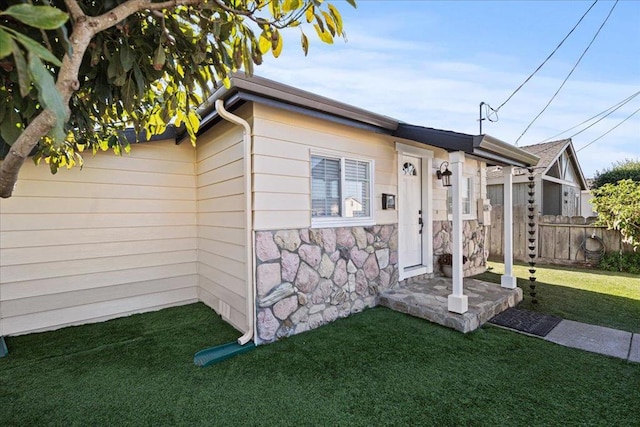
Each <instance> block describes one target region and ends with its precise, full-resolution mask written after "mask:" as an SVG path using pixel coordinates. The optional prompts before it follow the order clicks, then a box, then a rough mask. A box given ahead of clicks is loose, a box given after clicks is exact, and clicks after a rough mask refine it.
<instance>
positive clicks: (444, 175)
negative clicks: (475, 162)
mask: <svg viewBox="0 0 640 427" xmlns="http://www.w3.org/2000/svg"><path fill="white" fill-rule="evenodd" d="M442 166H444V171H443V170H442ZM451 175H452V174H451V171H450V170H449V162H442V163H441V164H440V168H438V170H437V171H436V176H437V177H438V179H441V180H442V186H443V187H451Z"/></svg>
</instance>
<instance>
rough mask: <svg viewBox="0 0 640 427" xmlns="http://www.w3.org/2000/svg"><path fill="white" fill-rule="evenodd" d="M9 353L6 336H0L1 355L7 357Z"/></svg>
mask: <svg viewBox="0 0 640 427" xmlns="http://www.w3.org/2000/svg"><path fill="white" fill-rule="evenodd" d="M8 355H9V350H8V349H7V343H5V342H4V337H0V357H5V356H8Z"/></svg>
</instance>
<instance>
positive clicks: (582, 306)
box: [476, 262, 640, 333]
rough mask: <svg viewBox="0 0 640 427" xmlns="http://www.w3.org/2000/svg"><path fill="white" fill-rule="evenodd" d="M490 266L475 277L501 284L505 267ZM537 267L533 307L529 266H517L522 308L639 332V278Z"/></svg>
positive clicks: (493, 264)
mask: <svg viewBox="0 0 640 427" xmlns="http://www.w3.org/2000/svg"><path fill="white" fill-rule="evenodd" d="M489 267H491V270H490V271H489V272H487V273H483V274H481V275H479V276H476V277H477V278H478V279H481V280H486V281H490V282H495V283H500V275H501V274H503V273H504V264H500V263H496V262H489ZM535 268H536V273H535V276H536V284H537V287H536V291H537V293H538V295H537V298H538V304H531V298H530V297H529V280H528V278H529V271H528V269H529V267H528V266H525V265H515V266H514V274H515V275H516V276H517V277H518V286H519V287H521V288H522V290H523V294H524V301H523V302H522V303H521V304H520V305H519V307H520V308H524V309H527V310H535V311H541V312H544V313H548V314H553V315H556V316H559V317H562V318H563V319H569V320H575V321H578V322H585V323H591V324H594V325H601V326H608V327H611V328H616V329H621V330H625V331H629V332H636V333H640V276H638V275H634V274H629V273H614V272H609V271H600V270H590V269H578V268H570V267H559V266H549V265H540V266H536V267H535Z"/></svg>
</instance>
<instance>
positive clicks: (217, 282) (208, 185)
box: [196, 106, 250, 331]
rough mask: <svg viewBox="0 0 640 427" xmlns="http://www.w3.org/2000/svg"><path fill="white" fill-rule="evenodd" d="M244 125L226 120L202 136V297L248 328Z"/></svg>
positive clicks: (199, 158) (199, 177)
mask: <svg viewBox="0 0 640 427" xmlns="http://www.w3.org/2000/svg"><path fill="white" fill-rule="evenodd" d="M249 112H250V109H249V107H248V106H247V107H243V108H241V109H240V110H239V111H236V112H234V114H239V115H241V116H244V117H245V118H247V117H248V114H249ZM242 131H243V130H242V128H241V127H239V126H236V125H232V124H230V123H228V122H224V121H223V122H221V123H218V124H217V125H216V126H215V127H214V128H212V129H210V130H208V131H207V132H205V133H204V134H202V135H201V136H199V137H198V150H197V158H196V173H197V190H196V194H197V203H198V205H197V211H198V220H197V222H198V282H199V297H200V300H201V301H203V302H204V303H205V304H207V305H208V306H209V307H211V308H213V309H214V310H216V311H217V312H218V313H219V314H221V315H222V316H223V318H224V319H225V320H226V321H228V322H229V323H231V324H232V325H233V326H234V327H236V328H237V329H239V330H241V331H244V330H245V328H246V318H245V313H246V297H247V295H246V293H247V291H246V288H247V285H246V280H247V277H246V276H247V274H246V255H245V230H246V226H245V215H244V212H245V205H244V203H245V198H244V178H243V176H244V170H243V155H244V154H243V133H242ZM221 301H222V304H221Z"/></svg>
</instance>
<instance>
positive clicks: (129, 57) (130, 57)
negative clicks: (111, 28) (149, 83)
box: [120, 43, 136, 71]
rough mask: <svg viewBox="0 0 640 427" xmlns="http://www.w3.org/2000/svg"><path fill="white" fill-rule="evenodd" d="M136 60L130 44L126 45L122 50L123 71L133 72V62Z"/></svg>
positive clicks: (121, 62)
mask: <svg viewBox="0 0 640 427" xmlns="http://www.w3.org/2000/svg"><path fill="white" fill-rule="evenodd" d="M135 60H136V57H135V54H134V53H133V50H131V47H130V46H129V44H128V43H125V44H124V46H122V47H121V48H120V64H121V65H122V69H123V70H124V71H129V70H131V67H133V62H134V61H135Z"/></svg>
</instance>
